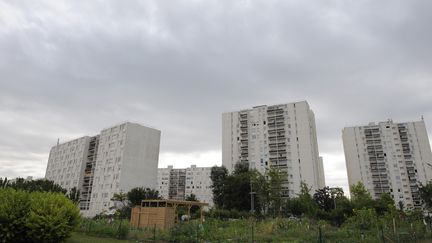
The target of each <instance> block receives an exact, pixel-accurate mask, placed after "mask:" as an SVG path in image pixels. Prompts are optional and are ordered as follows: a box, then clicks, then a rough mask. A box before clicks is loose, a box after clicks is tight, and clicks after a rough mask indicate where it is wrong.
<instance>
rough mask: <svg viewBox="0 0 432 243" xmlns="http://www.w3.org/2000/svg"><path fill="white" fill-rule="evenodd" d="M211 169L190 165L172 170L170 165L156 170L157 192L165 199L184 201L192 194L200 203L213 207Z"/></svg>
mask: <svg viewBox="0 0 432 243" xmlns="http://www.w3.org/2000/svg"><path fill="white" fill-rule="evenodd" d="M210 173H211V167H197V166H196V165H192V166H191V167H189V168H185V169H174V168H173V166H172V165H170V166H168V167H167V168H159V169H158V182H157V190H158V191H159V195H160V196H161V197H163V198H166V199H175V200H185V199H186V198H187V197H188V196H190V195H191V194H194V195H195V196H196V198H197V199H198V200H199V201H200V202H205V203H208V204H209V207H213V192H212V188H211V185H212V181H211V178H210Z"/></svg>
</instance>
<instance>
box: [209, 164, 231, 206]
mask: <svg viewBox="0 0 432 243" xmlns="http://www.w3.org/2000/svg"><path fill="white" fill-rule="evenodd" d="M227 177H228V170H227V169H226V168H225V167H224V166H221V167H219V166H213V167H212V168H211V172H210V178H211V180H212V191H213V202H214V204H215V206H216V207H218V208H224V197H225V195H224V188H225V180H226V178H227Z"/></svg>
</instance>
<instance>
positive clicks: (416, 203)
mask: <svg viewBox="0 0 432 243" xmlns="http://www.w3.org/2000/svg"><path fill="white" fill-rule="evenodd" d="M342 137H343V145H344V151H345V160H346V166H347V172H348V181H349V184H350V185H353V184H356V183H358V182H362V183H363V184H364V185H365V187H366V189H367V190H368V191H369V192H370V193H371V195H372V196H373V197H374V198H379V197H380V196H381V194H383V193H389V194H390V195H391V196H392V197H393V199H394V200H395V203H396V204H399V203H400V202H401V203H402V204H403V205H404V206H405V208H419V207H421V201H420V198H419V192H418V190H419V189H418V185H419V183H422V184H425V183H426V182H428V181H430V180H431V179H432V153H431V148H430V144H429V139H428V135H427V132H426V126H425V123H424V121H423V120H421V121H415V122H404V123H394V122H393V121H392V120H388V121H386V122H379V123H378V124H376V123H370V124H369V125H367V126H356V127H346V128H344V129H343V131H342Z"/></svg>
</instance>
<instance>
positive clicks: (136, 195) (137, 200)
mask: <svg viewBox="0 0 432 243" xmlns="http://www.w3.org/2000/svg"><path fill="white" fill-rule="evenodd" d="M127 199H128V200H129V206H131V207H133V206H137V205H141V201H142V200H148V199H161V197H160V196H159V191H157V190H154V189H150V188H144V187H135V188H133V189H132V190H130V191H129V192H128V193H127Z"/></svg>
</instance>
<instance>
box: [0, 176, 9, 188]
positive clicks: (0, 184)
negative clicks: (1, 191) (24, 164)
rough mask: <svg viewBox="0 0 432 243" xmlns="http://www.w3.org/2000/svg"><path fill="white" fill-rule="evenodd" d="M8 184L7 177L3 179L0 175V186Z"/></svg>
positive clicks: (4, 186)
mask: <svg viewBox="0 0 432 243" xmlns="http://www.w3.org/2000/svg"><path fill="white" fill-rule="evenodd" d="M8 184H9V181H8V179H7V177H5V178H4V179H3V178H1V177H0V188H6V187H7V186H8Z"/></svg>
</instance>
